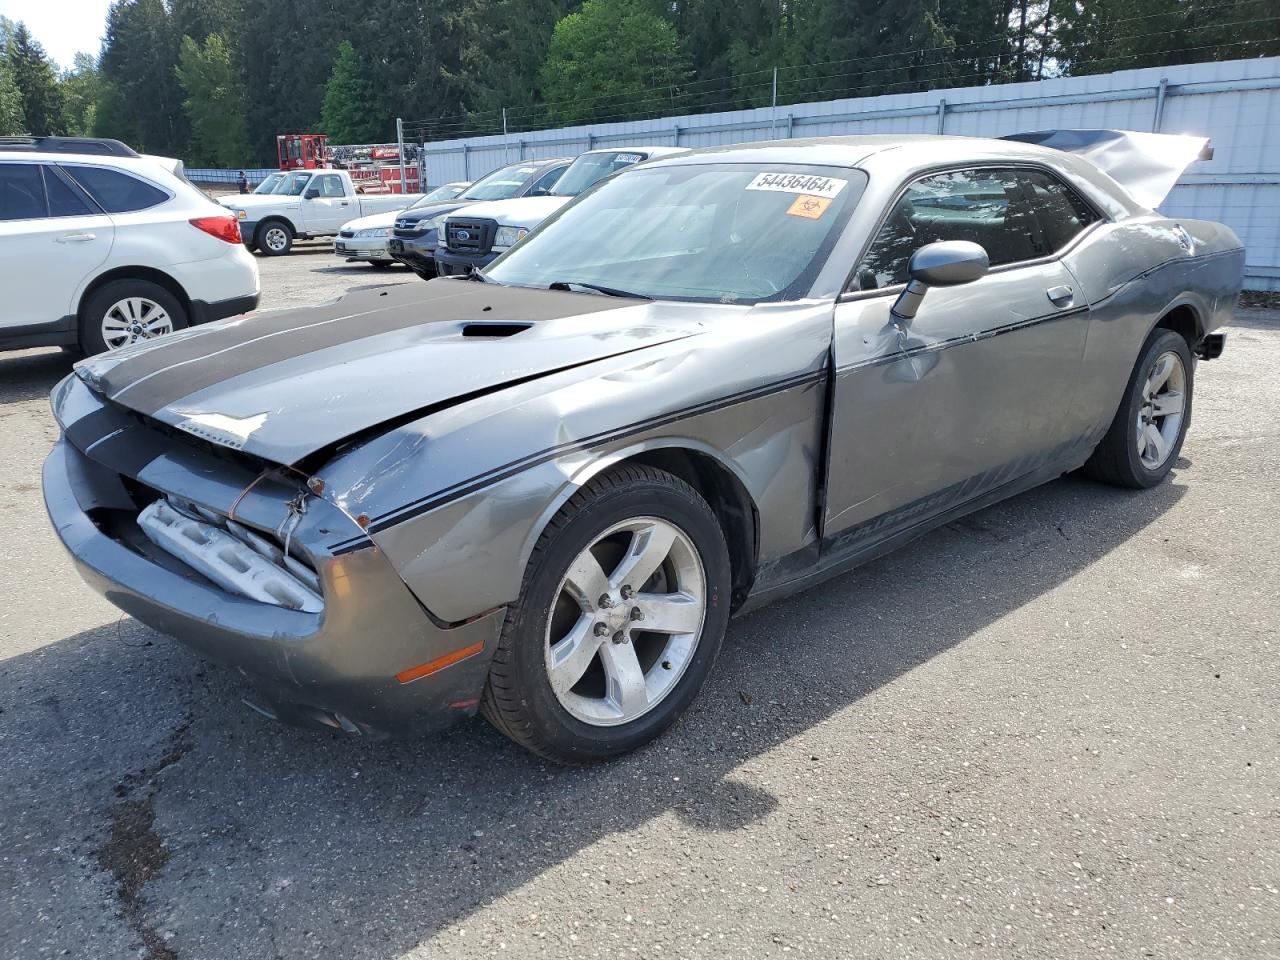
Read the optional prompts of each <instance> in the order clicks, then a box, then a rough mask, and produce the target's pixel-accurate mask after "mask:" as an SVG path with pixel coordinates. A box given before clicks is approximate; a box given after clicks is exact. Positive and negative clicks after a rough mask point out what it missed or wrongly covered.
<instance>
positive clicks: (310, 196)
mask: <svg viewBox="0 0 1280 960" xmlns="http://www.w3.org/2000/svg"><path fill="white" fill-rule="evenodd" d="M318 196H320V191H319V190H318V189H317V188H316V187H309V188H308V189H307V191H306V193H304V194H303V195H302V198H303V199H304V200H314V199H315V198H316V197H318Z"/></svg>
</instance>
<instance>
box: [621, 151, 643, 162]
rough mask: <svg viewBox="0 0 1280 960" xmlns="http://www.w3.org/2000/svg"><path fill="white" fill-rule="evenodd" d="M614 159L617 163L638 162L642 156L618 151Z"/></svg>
mask: <svg viewBox="0 0 1280 960" xmlns="http://www.w3.org/2000/svg"><path fill="white" fill-rule="evenodd" d="M615 159H616V160H617V161H618V163H639V162H640V161H641V160H643V159H644V157H643V156H641V155H640V154H638V153H620V154H618V156H617V157H616V158H615Z"/></svg>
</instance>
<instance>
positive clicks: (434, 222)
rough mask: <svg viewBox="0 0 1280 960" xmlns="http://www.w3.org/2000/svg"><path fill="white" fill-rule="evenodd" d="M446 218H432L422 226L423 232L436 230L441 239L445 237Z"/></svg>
mask: <svg viewBox="0 0 1280 960" xmlns="http://www.w3.org/2000/svg"><path fill="white" fill-rule="evenodd" d="M445 219H446V217H443V216H441V217H432V218H431V219H430V220H428V221H427V222H426V223H424V224H423V225H422V229H423V230H434V231H435V232H436V233H437V234H439V235H440V236H441V237H443V236H444V221H445Z"/></svg>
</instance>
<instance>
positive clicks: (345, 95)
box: [320, 40, 388, 143]
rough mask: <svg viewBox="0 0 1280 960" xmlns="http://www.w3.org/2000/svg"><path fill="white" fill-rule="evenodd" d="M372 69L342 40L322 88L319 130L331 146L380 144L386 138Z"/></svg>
mask: <svg viewBox="0 0 1280 960" xmlns="http://www.w3.org/2000/svg"><path fill="white" fill-rule="evenodd" d="M371 74H372V70H371V69H370V67H369V64H368V62H367V61H364V60H362V59H361V58H360V57H359V56H358V55H357V54H356V50H355V47H353V46H352V45H351V44H350V43H349V42H347V41H346V40H343V41H342V43H341V44H339V45H338V56H337V58H336V59H335V60H334V61H333V72H332V73H330V74H329V82H328V83H327V84H325V88H324V103H323V104H322V105H321V107H320V129H321V131H322V132H324V133H327V134H328V135H329V139H330V140H331V141H333V142H334V143H379V142H382V141H385V140H387V139H388V131H387V104H386V101H385V99H384V98H383V97H382V96H381V91H380V90H379V89H378V85H377V83H376V81H374V80H373V79H372V78H371Z"/></svg>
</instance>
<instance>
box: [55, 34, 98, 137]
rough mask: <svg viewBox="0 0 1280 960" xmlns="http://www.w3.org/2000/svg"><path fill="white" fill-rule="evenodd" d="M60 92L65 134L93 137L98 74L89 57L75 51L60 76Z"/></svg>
mask: <svg viewBox="0 0 1280 960" xmlns="http://www.w3.org/2000/svg"><path fill="white" fill-rule="evenodd" d="M62 93H63V98H64V104H63V115H64V117H65V118H66V119H65V122H66V128H67V133H68V134H70V135H71V136H73V137H89V136H93V133H94V128H95V126H96V124H97V114H98V102H99V100H101V98H102V76H101V74H99V73H98V64H97V63H96V62H95V61H94V59H93V57H91V56H89V54H87V53H77V54H76V57H75V62H74V65H73V66H72V68H71V69H70V70H68V71H67V72H66V73H64V74H63V75H62Z"/></svg>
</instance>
